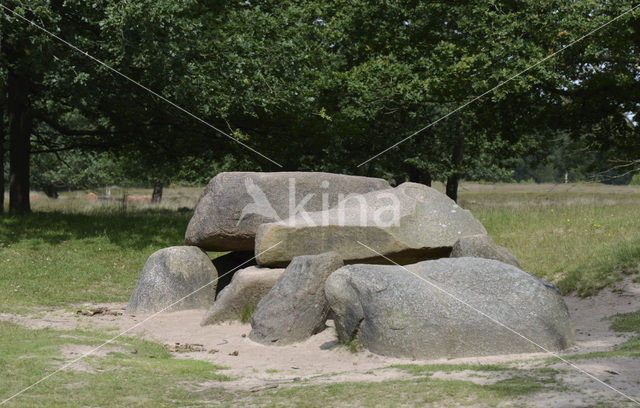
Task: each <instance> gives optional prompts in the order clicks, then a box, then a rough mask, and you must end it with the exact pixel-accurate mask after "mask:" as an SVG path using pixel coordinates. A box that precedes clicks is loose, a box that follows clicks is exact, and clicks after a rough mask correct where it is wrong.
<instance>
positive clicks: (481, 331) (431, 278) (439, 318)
mask: <svg viewBox="0 0 640 408" xmlns="http://www.w3.org/2000/svg"><path fill="white" fill-rule="evenodd" d="M414 274H415V275H414ZM416 275H417V276H416ZM418 276H419V277H420V278H418ZM422 279H425V280H426V281H425V280H422ZM428 282H429V283H428ZM436 286H437V287H439V288H440V289H442V290H443V291H441V290H439V289H437V288H436ZM325 294H326V296H327V300H328V302H329V305H330V307H331V310H332V311H333V314H334V316H335V320H334V321H335V324H336V330H337V332H338V337H339V339H340V340H341V341H343V342H349V341H351V340H352V339H354V338H358V339H359V340H360V341H362V343H363V345H364V346H365V347H366V348H367V349H369V350H370V351H372V352H374V353H376V354H380V355H384V356H391V357H409V358H417V359H438V358H457V357H475V356H485V355H495V354H511V353H528V352H540V351H542V349H540V348H539V347H537V346H536V345H534V344H532V343H531V342H528V341H526V340H524V339H523V338H522V337H520V336H518V335H517V334H514V333H513V332H511V331H509V330H507V329H505V328H504V327H502V326H500V325H498V324H497V323H495V322H494V321H492V320H491V319H489V318H487V317H486V316H484V315H482V314H481V313H479V312H478V310H479V311H481V312H482V313H484V314H485V315H487V316H490V317H492V318H493V319H495V320H497V321H498V322H500V323H502V324H503V325H505V326H507V327H509V328H510V329H512V330H514V331H516V332H517V333H520V334H521V335H522V336H524V337H526V338H528V339H530V340H532V341H533V342H535V343H537V344H539V345H541V346H543V347H545V348H546V349H547V350H552V351H558V350H562V349H564V348H567V347H568V346H570V345H571V344H572V343H573V334H574V333H573V324H572V322H571V318H570V316H569V312H568V310H567V306H566V304H565V303H564V300H563V299H562V296H561V295H560V293H559V291H558V290H557V288H556V287H555V286H553V285H552V284H550V283H549V282H546V281H544V280H542V279H540V278H537V277H535V276H533V275H531V274H529V273H527V272H524V271H521V270H520V269H518V268H516V267H514V266H511V265H507V264H505V263H502V262H498V261H494V260H488V259H481V258H443V259H438V260H433V261H424V262H420V263H417V264H414V265H407V266H406V267H401V266H395V265H394V266H383V265H350V266H345V267H343V268H340V269H338V270H337V271H335V272H334V273H333V274H331V276H330V277H329V279H327V282H326V285H325ZM451 295H453V296H455V298H457V299H455V298H454V297H452V296H451ZM462 302H465V303H466V304H464V303H462ZM474 309H475V310H474Z"/></svg>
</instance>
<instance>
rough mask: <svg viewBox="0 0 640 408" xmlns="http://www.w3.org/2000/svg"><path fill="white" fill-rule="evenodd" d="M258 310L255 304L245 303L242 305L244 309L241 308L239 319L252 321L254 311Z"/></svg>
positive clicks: (245, 321) (243, 321) (247, 321)
mask: <svg viewBox="0 0 640 408" xmlns="http://www.w3.org/2000/svg"><path fill="white" fill-rule="evenodd" d="M255 310H256V305H255V304H245V305H243V306H242V310H240V316H239V319H240V321H241V322H242V323H251V317H252V316H253V312H254V311H255Z"/></svg>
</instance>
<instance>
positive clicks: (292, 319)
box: [249, 252, 344, 345]
mask: <svg viewBox="0 0 640 408" xmlns="http://www.w3.org/2000/svg"><path fill="white" fill-rule="evenodd" d="M343 265H344V264H343V262H342V258H341V257H340V255H338V254H336V253H335V252H328V253H325V254H320V255H303V256H298V257H295V258H293V260H292V261H291V263H290V264H289V266H287V269H286V270H285V271H284V273H283V274H282V275H281V276H280V278H278V281H277V282H276V284H275V286H274V287H273V288H272V289H271V291H270V292H269V293H267V295H266V296H265V297H263V298H262V300H260V302H259V303H258V306H257V307H256V310H255V312H254V313H253V316H252V318H251V328H252V330H251V333H250V334H249V338H250V339H251V340H253V341H255V342H258V343H262V344H266V345H286V344H291V343H295V342H299V341H303V340H306V339H307V338H309V337H310V336H312V335H313V334H315V333H318V332H319V331H321V330H322V329H324V327H325V322H326V321H327V315H328V314H329V304H328V303H327V300H326V298H325V296H324V284H325V281H326V280H327V278H328V277H329V275H330V274H331V273H332V272H333V271H335V270H336V269H338V268H340V267H342V266H343Z"/></svg>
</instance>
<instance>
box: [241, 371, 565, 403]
mask: <svg viewBox="0 0 640 408" xmlns="http://www.w3.org/2000/svg"><path fill="white" fill-rule="evenodd" d="M553 389H557V390H563V389H564V387H563V386H562V384H561V383H560V382H559V380H556V379H555V376H554V375H549V376H547V377H545V378H539V377H533V376H529V375H526V374H522V375H517V376H514V377H511V378H509V379H505V380H499V381H497V382H496V383H494V384H488V385H478V384H474V383H472V382H470V381H462V380H439V379H431V378H420V379H415V380H401V381H385V382H382V383H340V384H331V385H317V386H303V387H293V388H284V389H278V390H275V391H266V392H264V393H261V395H254V396H249V397H245V398H244V399H238V400H237V403H238V405H251V404H254V405H255V406H261V407H308V408H315V407H318V408H324V407H328V406H329V407H354V406H357V407H397V406H412V407H419V406H425V405H428V404H436V405H435V406H442V407H446V406H465V407H466V406H497V405H498V404H500V403H502V404H504V403H506V402H509V401H511V402H512V401H514V400H515V399H517V398H518V397H522V396H525V395H528V394H531V393H535V392H539V391H543V390H553Z"/></svg>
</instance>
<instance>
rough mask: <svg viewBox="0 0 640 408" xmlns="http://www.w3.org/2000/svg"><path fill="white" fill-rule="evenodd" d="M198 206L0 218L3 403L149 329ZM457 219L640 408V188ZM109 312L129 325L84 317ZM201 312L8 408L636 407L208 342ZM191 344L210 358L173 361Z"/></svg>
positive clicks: (541, 367) (484, 367)
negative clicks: (552, 304)
mask: <svg viewBox="0 0 640 408" xmlns="http://www.w3.org/2000/svg"><path fill="white" fill-rule="evenodd" d="M434 187H435V188H437V189H439V190H441V191H442V189H443V188H442V186H441V185H435V186H434ZM201 191H202V188H201V187H180V188H168V189H165V192H164V197H163V202H162V204H160V205H157V206H156V205H151V204H147V203H139V202H131V203H126V205H123V204H122V203H121V202H118V201H115V200H114V201H109V202H105V201H99V200H96V201H92V200H90V199H88V198H87V194H88V193H89V192H88V191H87V192H69V193H62V194H61V196H60V198H58V199H57V200H53V199H49V198H47V197H46V196H45V195H44V194H38V196H37V197H34V199H33V200H32V208H33V211H34V213H33V214H29V215H25V216H19V217H14V216H8V215H4V216H2V217H0V401H2V400H5V399H6V398H9V397H11V396H12V395H14V394H15V393H17V392H19V391H21V390H22V389H24V388H25V387H27V386H29V385H31V384H33V383H35V382H36V381H38V380H40V379H41V378H43V377H44V376H45V375H47V374H49V373H51V372H53V371H55V370H56V369H58V368H59V367H61V366H63V365H64V364H65V363H67V362H70V361H73V360H74V359H75V358H78V357H80V356H82V355H83V354H84V353H86V352H88V351H90V350H91V349H92V348H93V347H96V346H98V345H100V344H102V343H103V342H104V341H106V340H108V339H110V338H112V337H113V336H115V335H117V334H118V333H120V332H121V331H123V330H127V329H128V328H129V327H131V326H133V325H135V324H138V323H140V322H141V320H142V319H140V318H137V317H135V316H134V317H132V316H126V315H123V314H121V313H120V312H121V311H122V309H123V308H124V306H125V305H126V302H127V300H128V298H129V296H130V295H131V293H132V291H133V289H134V287H135V285H136V282H137V279H138V275H139V273H140V271H141V269H142V267H143V265H144V263H145V261H146V260H147V258H148V257H149V255H151V254H152V253H153V252H155V251H157V250H158V249H160V248H163V247H168V246H172V245H182V244H183V242H184V233H185V229H186V226H187V223H188V221H189V219H190V217H191V215H192V210H193V208H194V206H195V204H196V202H197V199H198V197H199V195H200V193H201ZM96 193H98V194H99V195H100V192H96ZM127 193H128V194H137V195H148V194H150V193H151V190H142V189H140V190H130V191H128V192H127ZM459 204H460V205H461V206H462V207H463V208H467V209H469V210H471V211H472V213H473V214H474V215H475V216H476V217H477V218H478V219H479V220H480V221H481V222H482V223H483V224H484V226H485V227H486V229H487V231H488V232H489V234H490V235H491V236H492V237H493V238H494V240H495V241H496V243H497V244H498V245H502V246H505V247H507V248H509V249H510V250H511V251H512V252H513V253H514V254H515V255H516V257H517V258H518V259H519V261H520V263H521V265H522V268H523V269H524V270H525V271H528V272H530V273H532V274H534V275H537V276H540V277H542V278H544V279H546V280H549V281H551V282H553V283H555V284H556V285H557V286H558V288H559V289H560V290H561V291H562V293H563V294H564V295H565V300H566V302H567V304H568V306H569V309H570V312H571V314H572V316H573V318H574V321H575V326H576V327H575V328H576V346H574V347H573V348H571V349H569V350H567V351H566V352H565V353H563V355H564V356H565V358H567V359H569V360H570V361H571V362H572V363H574V364H576V365H577V366H579V367H580V368H582V369H585V370H587V371H589V372H590V373H592V374H593V375H595V376H596V377H598V378H600V379H602V380H603V381H604V382H605V383H607V384H610V385H612V386H613V387H615V388H616V389H618V390H621V391H622V392H624V393H625V394H627V395H630V396H632V397H633V398H635V399H638V398H640V186H635V187H632V186H605V185H599V184H559V185H552V184H476V183H466V184H464V183H463V184H462V185H461V188H460V199H459ZM210 256H211V257H215V256H217V254H216V253H210ZM97 307H104V308H107V309H109V310H111V311H116V313H114V314H113V315H106V314H101V315H96V316H85V315H79V314H77V313H76V312H77V311H78V310H90V309H93V310H94V309H96V308H97ZM202 313H204V311H198V313H168V314H166V315H167V316H162V315H161V316H158V317H156V318H154V319H152V320H149V321H148V322H146V323H144V324H142V325H141V326H140V327H139V328H138V329H136V330H132V331H131V332H128V333H127V334H126V335H124V336H122V337H119V338H118V339H117V340H115V341H113V342H112V343H110V344H109V345H107V346H105V347H103V348H101V349H100V350H99V351H98V352H96V353H95V354H92V355H91V356H88V357H86V358H84V359H82V360H81V361H79V362H78V363H77V364H74V365H71V366H69V367H67V368H65V369H64V370H62V371H60V372H58V373H56V374H55V375H54V376H52V377H50V378H48V379H46V380H45V381H43V382H41V383H39V384H37V385H36V386H34V387H33V388H31V389H29V390H27V391H25V392H24V394H21V395H18V396H16V397H15V398H14V399H11V400H10V401H7V403H6V406H8V407H33V406H41V407H54V406H55V407H58V406H69V407H76V406H101V407H120V406H127V407H131V406H134V407H135V406H139V407H142V406H162V407H172V406H267V407H281V406H291V407H294V406H295V407H298V406H302V407H326V406H345V407H347V406H367V407H392V406H407V407H413V406H424V405H426V404H431V405H432V406H443V407H444V406H548V405H550V406H566V407H570V406H594V407H595V406H602V407H610V406H634V403H633V402H631V401H630V400H629V399H626V398H625V397H623V396H622V395H620V394H617V393H616V392H614V391H613V390H611V389H608V388H606V386H604V385H603V384H600V383H598V382H596V381H594V380H592V379H590V378H589V377H588V376H586V375H585V374H583V373H580V372H579V371H577V370H576V369H574V368H572V367H570V366H569V365H567V364H565V363H562V362H560V361H559V360H558V359H555V358H553V357H552V356H549V355H546V354H544V353H539V354H535V355H526V356H522V355H521V356H511V357H510V356H499V357H496V358H482V359H466V360H463V359H458V360H453V361H428V362H427V361H404V360H398V359H387V358H379V357H378V356H373V355H371V354H369V353H368V352H367V351H359V350H358V349H357V347H353V350H350V349H349V348H350V347H348V346H343V345H337V344H336V342H335V333H334V332H333V330H334V329H333V328H332V327H330V328H328V329H327V330H325V331H324V332H322V333H320V334H319V335H317V336H319V337H317V338H316V339H310V341H308V342H305V343H303V344H302V345H300V347H297V346H290V347H286V348H283V349H280V350H285V352H279V351H277V350H276V351H275V352H274V351H273V350H266V349H265V348H264V347H263V348H258V349H256V347H255V345H252V344H251V342H250V341H249V340H248V339H247V338H245V337H244V335H246V334H247V333H248V331H249V330H250V329H249V326H248V325H247V324H241V323H233V324H229V325H219V326H215V327H206V328H202V327H200V326H199V325H198V322H199V318H200V316H201V314H202ZM179 322H183V323H184V324H185V325H186V326H184V327H177V326H176V325H177V323H179ZM145 326H148V327H147V328H146V329H145ZM185 327H186V328H185ZM232 337H233V339H232ZM178 342H180V343H182V344H183V345H184V344H186V343H189V344H191V345H197V346H198V347H196V348H195V349H193V348H189V347H186V348H180V347H173V348H172V347H165V345H174V344H175V343H178ZM225 342H226V343H225ZM234 353H235V355H234ZM325 361H326V363H325Z"/></svg>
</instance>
